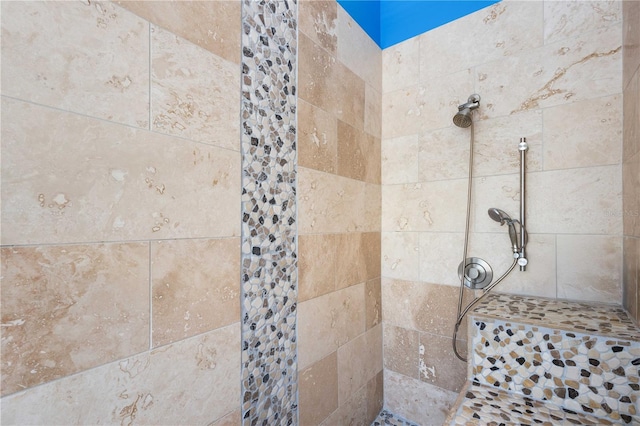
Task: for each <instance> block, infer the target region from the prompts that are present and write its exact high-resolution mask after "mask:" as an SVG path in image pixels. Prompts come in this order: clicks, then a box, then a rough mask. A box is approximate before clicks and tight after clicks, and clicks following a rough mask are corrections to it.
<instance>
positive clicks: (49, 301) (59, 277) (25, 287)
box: [2, 243, 149, 421]
mask: <svg viewBox="0 0 640 426" xmlns="http://www.w3.org/2000/svg"><path fill="white" fill-rule="evenodd" d="M148 264H149V246H148V244H146V243H131V244H98V245H65V246H45V247H6V248H3V249H2V323H3V334H2V393H3V394H4V395H6V394H10V393H13V392H16V391H20V390H23V389H26V388H30V387H32V386H35V385H38V384H42V383H47V382H50V381H52V380H54V379H58V378H60V377H64V376H67V375H70V374H73V373H77V372H79V371H83V370H86V369H89V368H92V367H96V366H98V365H102V364H105V363H107V362H112V361H114V360H116V359H120V358H123V357H126V356H128V355H129V354H133V353H137V352H141V351H144V350H146V349H148V347H149V266H148ZM37 405H40V404H37ZM4 408H5V407H4V401H3V421H5V420H6V419H7V418H5V417H4Z"/></svg>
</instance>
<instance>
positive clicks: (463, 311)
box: [452, 123, 518, 362]
mask: <svg viewBox="0 0 640 426" xmlns="http://www.w3.org/2000/svg"><path fill="white" fill-rule="evenodd" d="M473 128H474V125H473V123H471V133H470V136H469V138H470V140H469V176H468V181H467V216H466V223H465V228H464V247H463V250H462V265H463V266H462V274H461V276H460V294H459V295H458V310H457V316H456V325H455V327H454V329H453V341H452V343H453V353H454V354H455V355H456V357H458V359H459V360H461V361H465V362H466V361H467V359H466V358H465V357H463V356H462V355H460V353H459V352H458V346H457V345H456V339H457V336H458V329H459V328H460V324H461V323H462V320H463V319H464V317H465V315H466V314H467V312H469V311H470V310H471V309H472V308H473V307H474V306H475V305H476V304H477V303H478V302H480V301H481V300H482V299H483V298H484V297H485V296H486V295H487V294H489V292H490V291H491V290H492V289H493V288H494V287H495V286H497V285H498V284H500V282H502V280H504V279H505V278H506V277H507V275H509V274H510V273H511V271H513V269H514V268H515V267H516V265H517V264H518V259H517V258H515V259H513V263H512V264H511V266H510V267H509V269H507V271H506V272H505V273H504V274H502V275H501V276H500V278H498V279H497V280H495V281H494V282H493V283H491V284H490V285H488V286H487V287H485V288H484V289H483V290H482V294H481V295H480V296H477V297H476V298H475V299H473V300H472V301H471V302H470V303H469V304H468V305H467V306H466V307H465V308H464V309H462V302H463V295H464V287H465V285H464V278H465V276H464V271H465V266H466V263H467V250H468V246H469V222H470V217H471V188H472V187H471V184H472V181H473V143H474V130H473Z"/></svg>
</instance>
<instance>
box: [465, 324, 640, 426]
mask: <svg viewBox="0 0 640 426" xmlns="http://www.w3.org/2000/svg"><path fill="white" fill-rule="evenodd" d="M471 324H472V330H473V333H474V334H473V338H472V342H471V345H472V349H473V351H472V359H471V361H472V364H471V368H472V373H473V377H472V379H473V380H476V381H477V382H478V383H480V384H481V385H487V386H492V387H494V388H499V389H503V390H506V391H510V392H516V393H519V394H522V395H524V396H529V397H531V398H534V399H536V400H538V401H550V402H551V403H553V404H555V405H557V406H561V407H564V408H566V409H569V410H571V411H573V412H581V413H584V414H588V415H594V416H596V417H599V418H608V419H609V420H612V421H615V422H621V423H626V424H629V423H634V424H640V417H638V416H637V415H638V414H639V413H638V412H637V407H638V403H639V402H640V376H639V369H640V342H634V341H629V340H623V339H612V338H609V337H602V336H597V335H587V334H582V333H576V332H570V331H562V330H556V329H550V328H547V327H535V326H531V325H528V324H519V323H510V322H505V321H502V320H489V319H485V318H476V317H475V316H474V317H472V323H471Z"/></svg>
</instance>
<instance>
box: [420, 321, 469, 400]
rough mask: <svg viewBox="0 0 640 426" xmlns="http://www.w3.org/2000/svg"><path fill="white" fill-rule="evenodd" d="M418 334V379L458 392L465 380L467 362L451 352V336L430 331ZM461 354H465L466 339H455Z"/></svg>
mask: <svg viewBox="0 0 640 426" xmlns="http://www.w3.org/2000/svg"><path fill="white" fill-rule="evenodd" d="M419 334H420V348H419V352H420V361H419V362H420V380H422V381H423V382H427V383H431V384H432V385H435V386H438V387H440V388H442V389H447V390H450V391H453V392H460V389H462V386H463V385H464V383H465V382H466V380H467V364H466V363H465V362H464V361H460V360H459V359H458V358H457V357H456V356H455V354H454V353H453V347H452V344H451V342H452V340H453V339H452V338H451V337H443V336H438V335H436V334H431V333H419ZM457 342H458V343H457V345H458V346H457V347H458V350H459V351H460V352H461V354H462V356H465V354H466V352H467V351H466V348H467V341H466V340H458V341H457Z"/></svg>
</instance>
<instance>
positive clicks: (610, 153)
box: [543, 95, 622, 170]
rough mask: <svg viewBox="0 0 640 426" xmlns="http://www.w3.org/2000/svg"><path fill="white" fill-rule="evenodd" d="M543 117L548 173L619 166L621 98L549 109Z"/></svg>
mask: <svg viewBox="0 0 640 426" xmlns="http://www.w3.org/2000/svg"><path fill="white" fill-rule="evenodd" d="M543 117H544V168H545V170H553V169H570V168H574V167H589V166H605V165H609V164H620V156H621V155H622V153H621V149H622V96H621V95H613V96H607V97H604V98H599V99H590V100H588V101H582V102H574V103H571V104H566V105H560V106H557V107H554V108H547V109H544V110H543ZM567 123H581V124H580V126H567Z"/></svg>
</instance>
